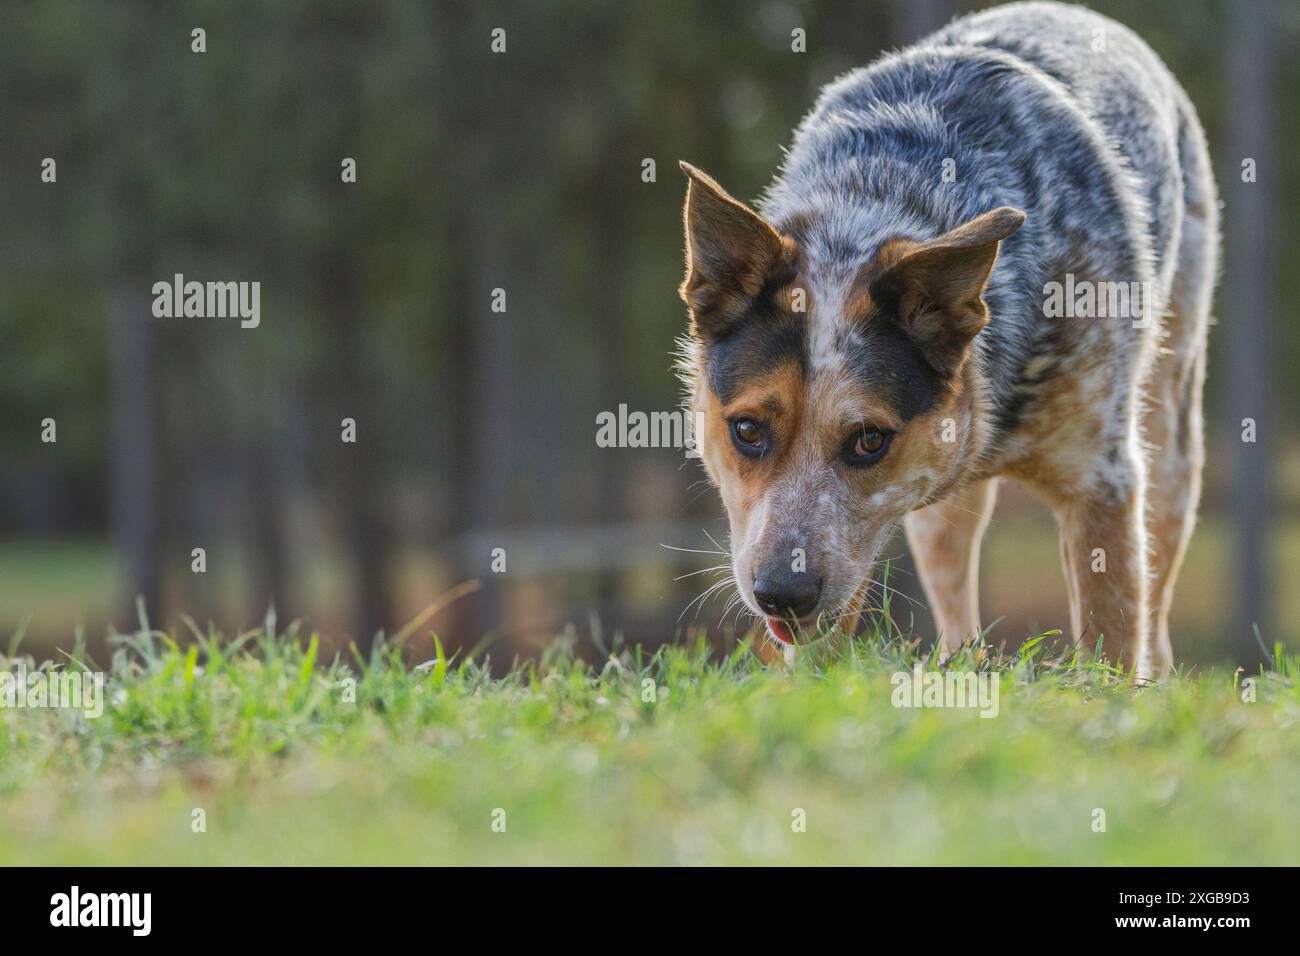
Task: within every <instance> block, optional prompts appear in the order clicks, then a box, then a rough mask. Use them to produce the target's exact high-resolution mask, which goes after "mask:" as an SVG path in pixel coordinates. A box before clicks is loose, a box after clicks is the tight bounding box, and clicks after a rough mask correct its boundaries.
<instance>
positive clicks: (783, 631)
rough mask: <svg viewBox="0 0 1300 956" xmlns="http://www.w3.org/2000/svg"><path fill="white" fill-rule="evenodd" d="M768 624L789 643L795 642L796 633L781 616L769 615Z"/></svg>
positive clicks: (774, 632) (773, 631) (778, 635)
mask: <svg viewBox="0 0 1300 956" xmlns="http://www.w3.org/2000/svg"><path fill="white" fill-rule="evenodd" d="M767 626H768V627H770V628H771V629H772V633H773V634H775V635H776V636H777V637H778V638H780V639H781V640H782V641H784V642H785V643H787V644H793V643H794V634H793V633H792V632H791V631H790V625H789V624H787V623H786V622H785V621H783V620H781V619H780V618H779V617H769V618H768V619H767Z"/></svg>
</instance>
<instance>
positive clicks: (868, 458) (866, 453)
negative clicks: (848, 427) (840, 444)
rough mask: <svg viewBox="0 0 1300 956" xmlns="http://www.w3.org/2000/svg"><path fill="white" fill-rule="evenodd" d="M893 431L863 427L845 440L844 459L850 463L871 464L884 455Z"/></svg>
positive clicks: (858, 464)
mask: <svg viewBox="0 0 1300 956" xmlns="http://www.w3.org/2000/svg"><path fill="white" fill-rule="evenodd" d="M893 434H894V433H893V432H887V431H884V430H883V429H880V428H872V427H868V428H864V429H862V430H861V431H859V432H857V433H856V434H854V435H853V437H852V438H850V439H849V440H848V441H847V442H845V446H844V460H845V461H847V462H848V463H849V464H850V465H854V466H858V467H860V466H862V465H871V464H874V463H875V462H877V461H879V460H880V459H881V458H883V457H884V454H885V452H886V451H887V450H888V448H889V439H890V438H891V437H892V436H893Z"/></svg>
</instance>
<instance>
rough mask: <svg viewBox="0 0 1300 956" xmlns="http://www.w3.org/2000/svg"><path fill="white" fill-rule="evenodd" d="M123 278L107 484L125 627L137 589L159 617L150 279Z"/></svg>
mask: <svg viewBox="0 0 1300 956" xmlns="http://www.w3.org/2000/svg"><path fill="white" fill-rule="evenodd" d="M124 283H125V284H124V286H123V288H122V289H121V290H119V292H118V293H117V296H116V301H115V303H114V305H113V307H112V308H113V312H114V315H113V328H114V334H113V337H112V342H113V359H112V372H113V374H112V382H111V386H110V388H111V392H110V395H109V409H110V414H111V428H112V441H111V443H110V446H109V447H110V451H109V454H110V456H111V460H110V463H109V468H110V475H109V485H110V489H111V490H110V500H111V512H112V527H113V542H114V548H115V550H116V551H117V554H118V560H119V561H120V562H121V564H122V573H123V575H124V576H125V580H124V586H125V588H126V591H125V593H124V594H123V595H122V598H123V602H124V604H125V605H126V608H125V609H124V610H125V612H126V619H125V626H126V627H127V628H130V627H132V626H133V624H134V622H135V620H136V616H135V612H134V610H133V609H132V603H133V602H134V600H135V598H137V597H140V598H143V600H144V605H145V608H146V610H147V611H148V613H149V615H150V618H151V620H153V621H160V620H161V618H162V608H161V606H160V605H161V599H162V594H161V592H162V586H161V575H160V573H159V567H158V557H159V547H158V545H159V541H158V538H159V534H158V506H159V485H158V479H157V451H158V450H157V443H156V441H155V430H156V427H157V421H156V416H155V404H156V403H155V400H154V397H155V390H156V383H155V377H154V370H155V362H154V353H155V351H156V347H157V342H156V341H155V330H154V326H153V322H155V321H156V320H155V319H154V317H153V313H152V310H151V308H150V301H149V299H147V298H146V297H145V296H144V295H143V294H142V291H141V290H144V289H147V288H149V285H150V284H149V283H148V281H147V280H146V279H145V277H144V276H143V274H142V270H132V271H131V272H130V274H129V276H128V278H126V279H125V280H124Z"/></svg>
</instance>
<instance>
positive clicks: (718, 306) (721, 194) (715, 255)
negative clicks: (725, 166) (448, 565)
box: [678, 163, 788, 337]
mask: <svg viewBox="0 0 1300 956" xmlns="http://www.w3.org/2000/svg"><path fill="white" fill-rule="evenodd" d="M680 165H681V167H682V172H684V173H686V175H687V176H688V177H689V179H690V182H689V184H688V185H687V187H686V208H685V211H684V213H683V217H684V219H685V223H686V278H685V280H683V282H682V285H681V288H680V289H679V290H678V291H679V292H680V293H681V296H682V299H683V300H685V302H686V305H687V306H688V307H689V308H690V310H691V331H692V332H694V333H695V334H696V335H697V336H699V337H708V336H716V335H719V334H720V333H721V332H722V331H723V330H725V329H726V328H727V326H729V325H730V324H731V323H732V322H734V321H735V320H737V319H739V318H740V317H741V316H742V315H744V314H745V312H746V310H748V308H749V306H750V305H751V304H752V302H753V301H754V299H755V298H756V297H757V296H758V294H759V292H760V291H761V290H762V288H763V285H764V284H765V283H766V282H767V281H768V277H769V276H770V275H771V274H772V272H773V270H774V269H775V268H777V266H778V265H779V264H781V263H782V261H783V259H785V258H788V256H787V250H786V247H785V244H784V243H783V242H782V239H781V236H780V234H779V233H778V232H777V231H776V230H775V229H773V228H772V227H771V226H770V225H768V223H766V222H765V221H764V220H763V219H762V218H761V217H760V216H759V215H758V214H757V213H755V212H754V211H753V210H752V209H750V208H749V207H748V206H746V205H745V204H744V203H742V202H740V201H739V200H736V199H733V198H732V197H731V196H729V195H728V194H727V192H726V190H724V189H723V188H722V187H721V186H719V185H718V184H717V183H716V182H714V180H713V178H712V177H710V176H709V175H707V174H706V173H703V172H701V171H700V170H698V169H696V168H695V167H694V166H692V165H690V164H689V163H681V164H680Z"/></svg>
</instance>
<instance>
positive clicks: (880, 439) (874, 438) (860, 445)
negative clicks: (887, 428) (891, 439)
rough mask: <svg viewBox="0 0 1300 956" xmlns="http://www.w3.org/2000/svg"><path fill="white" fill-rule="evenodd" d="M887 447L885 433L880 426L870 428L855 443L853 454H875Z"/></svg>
mask: <svg viewBox="0 0 1300 956" xmlns="http://www.w3.org/2000/svg"><path fill="white" fill-rule="evenodd" d="M884 447H885V433H884V432H882V431H881V430H880V429H879V428H868V429H867V430H866V431H864V432H863V433H862V434H861V435H859V436H858V440H857V441H855V442H854V443H853V454H854V455H857V456H862V455H874V454H875V453H876V452H878V451H880V449H882V448H884Z"/></svg>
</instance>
